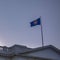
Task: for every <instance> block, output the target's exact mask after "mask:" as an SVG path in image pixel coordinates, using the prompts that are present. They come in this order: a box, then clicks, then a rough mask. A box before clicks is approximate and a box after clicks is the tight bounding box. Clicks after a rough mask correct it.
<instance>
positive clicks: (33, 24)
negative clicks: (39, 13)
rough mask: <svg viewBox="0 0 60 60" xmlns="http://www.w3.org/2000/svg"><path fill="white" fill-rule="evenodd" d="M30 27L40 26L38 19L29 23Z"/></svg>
mask: <svg viewBox="0 0 60 60" xmlns="http://www.w3.org/2000/svg"><path fill="white" fill-rule="evenodd" d="M30 25H31V27H33V26H36V25H41V21H40V18H38V19H36V20H34V21H32V22H30Z"/></svg>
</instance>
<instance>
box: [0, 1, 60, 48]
mask: <svg viewBox="0 0 60 60" xmlns="http://www.w3.org/2000/svg"><path fill="white" fill-rule="evenodd" d="M40 16H41V21H42V26H43V39H44V45H53V46H55V47H57V48H59V49H60V0H0V46H8V47H9V46H12V45H14V44H19V45H25V46H27V47H31V48H35V47H41V46H42V39H41V26H40V25H37V26H34V27H31V26H30V22H31V21H33V20H35V19H37V18H39V17H40Z"/></svg>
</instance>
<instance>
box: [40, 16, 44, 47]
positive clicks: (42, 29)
mask: <svg viewBox="0 0 60 60" xmlns="http://www.w3.org/2000/svg"><path fill="white" fill-rule="evenodd" d="M40 21H41V16H40ZM40 23H41V38H42V47H43V46H44V40H43V29H42V21H41V22H40Z"/></svg>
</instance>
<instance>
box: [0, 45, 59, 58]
mask: <svg viewBox="0 0 60 60" xmlns="http://www.w3.org/2000/svg"><path fill="white" fill-rule="evenodd" d="M14 47H15V48H16V47H20V49H21V48H23V49H24V50H25V51H24V50H22V49H21V50H22V52H21V51H20V50H19V51H20V52H19V51H18V50H15V51H18V54H16V53H15V52H14V53H13V52H12V53H11V54H4V53H0V56H6V57H7V56H9V57H12V56H26V55H25V54H28V53H33V52H37V51H42V50H45V49H52V50H53V51H55V52H57V53H58V54H59V55H60V50H59V49H57V48H56V47H54V46H52V45H48V46H43V47H38V48H34V49H31V48H27V47H26V46H21V45H14V46H12V47H8V48H14ZM13 51H14V50H13ZM8 52H9V51H8ZM27 57H30V56H27Z"/></svg>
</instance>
